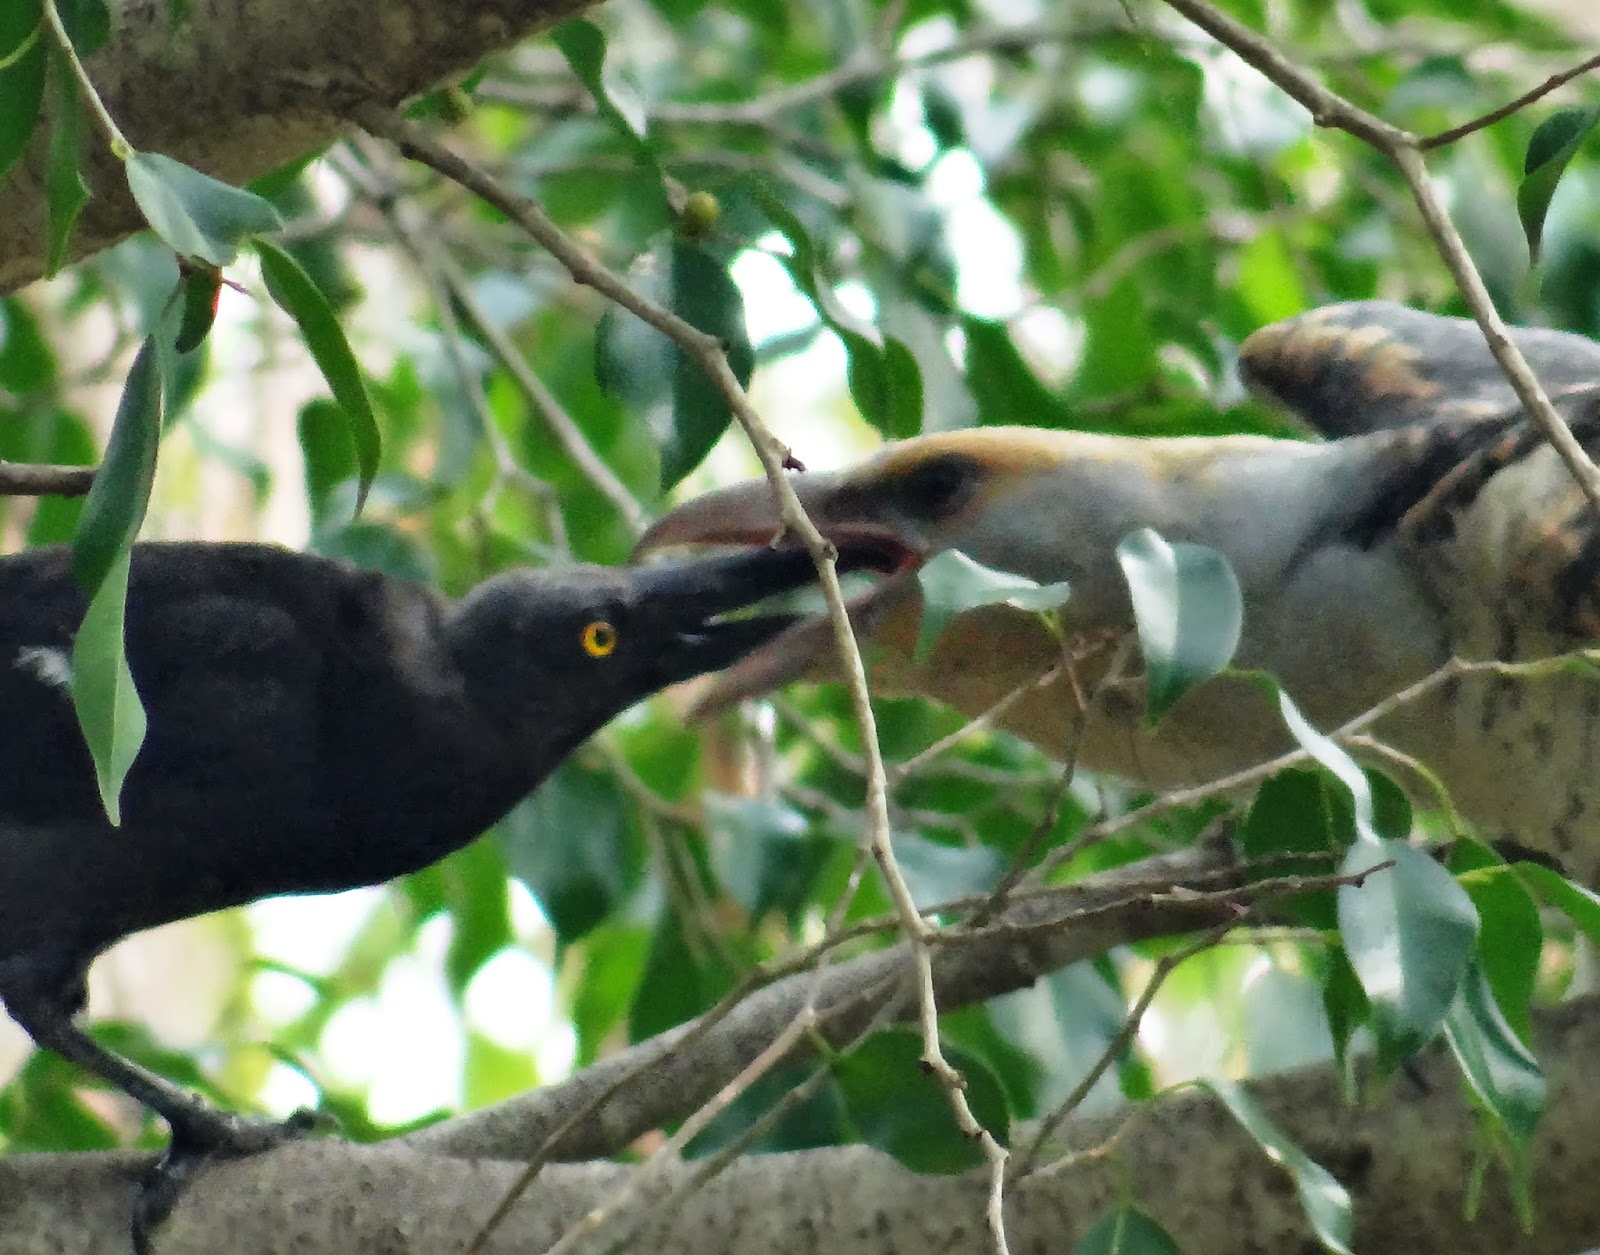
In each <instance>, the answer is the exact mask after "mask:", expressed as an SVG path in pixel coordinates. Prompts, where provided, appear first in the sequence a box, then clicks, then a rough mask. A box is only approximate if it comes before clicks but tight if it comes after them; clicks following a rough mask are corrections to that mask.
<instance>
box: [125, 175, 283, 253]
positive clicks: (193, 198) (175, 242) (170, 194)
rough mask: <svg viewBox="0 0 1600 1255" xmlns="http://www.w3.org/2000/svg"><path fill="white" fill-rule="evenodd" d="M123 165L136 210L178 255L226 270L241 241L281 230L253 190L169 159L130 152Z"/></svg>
mask: <svg viewBox="0 0 1600 1255" xmlns="http://www.w3.org/2000/svg"><path fill="white" fill-rule="evenodd" d="M126 167H127V172H128V189H129V190H130V191H131V192H132V193H133V199H134V200H135V201H136V202H137V203H138V205H139V211H140V212H141V213H142V214H144V218H145V221H146V222H148V223H149V224H150V226H151V228H152V229H153V230H154V231H155V233H156V234H157V235H159V236H160V237H161V239H162V241H163V242H165V243H166V245H167V247H169V248H170V249H172V251H173V252H175V253H177V254H178V256H180V257H198V258H200V259H201V260H202V261H206V262H209V263H210V264H211V265H213V266H227V265H230V264H231V263H232V262H233V259H234V258H235V257H237V256H238V254H239V247H240V245H242V244H243V243H244V242H245V240H247V239H249V238H250V237H251V236H255V235H262V234H264V233H266V232H269V231H278V230H281V229H282V227H283V220H282V219H281V218H279V217H278V211H277V210H276V209H274V208H273V207H272V206H271V205H270V204H268V203H267V202H266V201H264V200H262V199H261V197H259V196H257V195H256V194H255V193H254V192H246V191H243V190H241V189H239V188H237V187H230V186H228V184H226V183H220V182H218V181H217V180H216V179H213V178H212V177H211V176H210V175H206V174H201V173H200V171H198V170H195V169H193V168H191V167H189V166H186V165H184V164H183V163H182V162H180V161H174V160H173V159H172V158H171V157H164V156H162V155H161V154H160V153H147V152H134V153H131V154H130V155H129V156H128V159H127V162H126Z"/></svg>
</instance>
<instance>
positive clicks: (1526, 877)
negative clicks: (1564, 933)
mask: <svg viewBox="0 0 1600 1255" xmlns="http://www.w3.org/2000/svg"><path fill="white" fill-rule="evenodd" d="M1515 870H1516V874H1517V876H1518V877H1519V878H1520V879H1521V880H1522V882H1523V883H1524V884H1527V885H1531V886H1533V888H1535V889H1537V890H1538V891H1539V896H1540V897H1542V898H1543V899H1544V900H1545V901H1546V902H1548V903H1549V904H1550V905H1551V906H1553V907H1555V908H1556V910H1558V911H1560V912H1561V913H1562V914H1564V915H1565V916H1566V917H1567V918H1568V919H1570V920H1571V921H1572V923H1573V926H1574V927H1576V928H1577V929H1578V930H1579V931H1580V932H1581V933H1583V935H1584V936H1585V937H1587V938H1588V939H1589V944H1590V945H1593V946H1600V894H1596V893H1595V892H1594V891H1593V890H1590V889H1585V888H1584V887H1583V886H1582V885H1578V884H1574V883H1573V882H1572V881H1570V880H1568V879H1567V878H1566V877H1565V876H1563V875H1562V874H1561V873H1560V872H1557V871H1553V870H1552V869H1551V868H1548V867H1545V866H1543V865H1542V864H1539V863H1518V864H1517V865H1516V868H1515Z"/></svg>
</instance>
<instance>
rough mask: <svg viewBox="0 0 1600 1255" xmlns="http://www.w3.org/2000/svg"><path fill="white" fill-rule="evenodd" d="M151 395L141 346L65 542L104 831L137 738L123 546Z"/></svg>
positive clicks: (156, 380) (140, 475)
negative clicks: (78, 598)
mask: <svg viewBox="0 0 1600 1255" xmlns="http://www.w3.org/2000/svg"><path fill="white" fill-rule="evenodd" d="M161 391H162V389H161V372H160V368H159V366H158V363H157V346H156V342H155V340H154V338H150V339H147V340H145V342H144V344H143V345H142V346H141V347H140V349H139V353H138V355H137V356H136V357H135V358H134V360H133V367H132V369H130V370H129V372H128V380H127V383H126V384H125V385H124V387H123V391H122V401H121V403H120V404H119V405H118V406H117V416H116V419H115V421H114V422H113V424H112V427H111V438H110V440H109V441H107V443H106V452H105V456H104V458H103V459H102V460H101V463H100V470H99V472H98V474H96V476H95V479H94V485H93V487H92V488H91V489H90V490H89V496H88V499H87V500H86V501H85V502H84V508H83V515H82V518H81V521H80V522H79V525H78V532H77V535H76V536H75V537H74V538H73V542H72V572H73V575H74V576H75V577H76V578H77V580H78V582H79V583H80V584H81V585H82V586H83V588H84V590H85V592H87V593H88V594H89V598H90V600H89V608H88V610H87V612H86V613H85V615H84V619H83V625H82V626H81V627H80V628H79V629H78V635H77V639H76V640H75V641H74V643H73V648H72V704H73V707H74V709H75V710H76V712H77V715H78V724H79V726H80V727H81V728H82V729H83V738H84V741H85V743H86V744H87V745H88V747H89V753H90V756H91V757H92V758H93V760H94V770H95V780H96V783H97V784H98V785H99V788H100V799H101V802H102V803H103V805H104V806H105V810H106V816H107V817H108V818H109V819H110V820H111V822H112V823H113V824H119V823H121V822H122V806H121V796H122V783H123V781H124V780H125V779H126V778H127V774H128V771H129V769H130V768H131V767H132V766H133V760H134V757H135V756H136V755H137V754H138V752H139V746H140V745H141V744H142V743H143V741H144V733H145V715H144V707H143V705H142V704H141V703H140V701H139V694H138V693H137V692H136V691H135V689H134V687H133V674H132V672H130V671H129V669H128V659H127V654H126V651H125V648H124V643H123V624H124V618H125V615H126V609H125V606H126V601H127V594H128V567H129V562H130V559H131V554H132V551H133V542H134V538H135V537H136V536H137V535H138V533H139V525H140V523H141V522H143V521H144V512H145V507H146V505H147V504H148V503H149V500H150V485H151V483H152V482H153V481H154V479H155V469H156V448H157V446H158V444H159V443H160V440H161Z"/></svg>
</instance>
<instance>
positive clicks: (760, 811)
mask: <svg viewBox="0 0 1600 1255" xmlns="http://www.w3.org/2000/svg"><path fill="white" fill-rule="evenodd" d="M705 807H706V829H707V836H708V838H709V841H710V845H711V851H710V853H711V863H712V867H713V869H714V871H715V872H716V877H717V883H718V884H719V885H721V886H722V887H723V888H724V889H726V890H727V892H728V894H729V896H731V897H732V898H733V900H734V901H735V902H737V903H738V904H739V905H740V906H742V907H743V908H744V909H745V910H746V911H748V912H750V914H751V915H752V916H755V917H757V918H759V917H760V916H761V915H763V914H765V913H766V911H767V909H768V908H769V907H770V906H772V905H773V904H774V898H775V891H776V890H778V889H779V888H780V884H779V883H778V882H781V881H782V880H783V879H784V878H785V877H786V874H787V873H789V872H791V871H793V870H795V866H794V865H795V864H796V863H805V862H810V863H812V864H813V867H812V870H813V871H814V870H815V867H814V864H815V862H816V860H817V854H818V851H816V850H815V849H814V848H812V849H811V850H810V851H809V852H810V853H812V855H813V857H812V858H811V859H809V860H807V859H804V858H803V857H798V856H801V855H802V852H806V851H807V849H808V847H815V846H816V844H817V843H816V842H813V841H809V840H808V839H807V838H808V837H809V836H810V833H811V825H810V824H808V823H807V822H806V818H805V816H804V815H802V814H801V813H800V812H799V811H797V810H795V809H794V808H793V807H790V806H786V805H785V804H784V803H782V802H780V801H777V800H776V799H773V798H765V797H731V796H729V795H727V794H724V793H708V794H707V795H706V797H705ZM822 845H823V847H824V851H825V849H826V848H827V847H829V846H831V845H832V843H831V842H826V841H824V842H822Z"/></svg>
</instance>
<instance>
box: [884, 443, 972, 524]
mask: <svg viewBox="0 0 1600 1255" xmlns="http://www.w3.org/2000/svg"><path fill="white" fill-rule="evenodd" d="M981 472H982V468H981V466H980V464H979V463H978V462H977V461H976V459H974V458H972V457H969V456H968V455H967V454H964V453H947V454H945V455H944V456H942V457H936V458H933V459H931V460H929V461H928V462H926V463H925V464H923V465H922V466H919V467H917V469H916V470H914V471H913V472H912V473H911V474H910V475H908V476H907V477H906V481H905V485H904V489H903V492H904V499H905V501H906V504H907V505H908V506H909V507H910V509H911V511H912V513H913V514H915V515H916V516H917V517H919V518H924V519H939V518H943V517H945V516H946V515H948V514H951V513H953V512H955V511H956V510H959V509H960V508H961V507H962V506H963V505H964V504H966V500H967V497H968V495H969V494H970V493H971V492H972V489H973V486H974V485H975V484H976V483H977V481H978V477H979V475H980V474H981Z"/></svg>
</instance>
